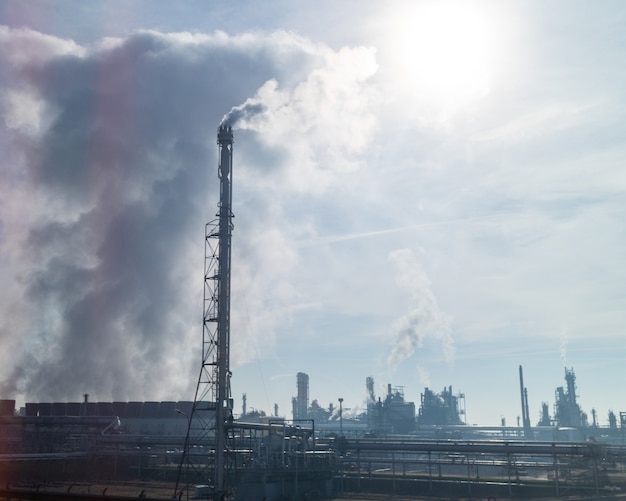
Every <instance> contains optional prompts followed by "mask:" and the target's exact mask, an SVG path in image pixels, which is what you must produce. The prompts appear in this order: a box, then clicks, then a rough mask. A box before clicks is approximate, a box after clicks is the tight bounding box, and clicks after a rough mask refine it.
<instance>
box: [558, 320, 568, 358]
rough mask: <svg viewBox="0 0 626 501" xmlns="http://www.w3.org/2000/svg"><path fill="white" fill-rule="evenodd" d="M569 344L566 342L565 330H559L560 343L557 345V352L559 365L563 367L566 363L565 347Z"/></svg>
mask: <svg viewBox="0 0 626 501" xmlns="http://www.w3.org/2000/svg"><path fill="white" fill-rule="evenodd" d="M568 343H569V340H568V336H567V329H566V328H563V329H561V335H560V343H559V350H560V353H561V363H562V364H563V365H565V364H566V363H567V345H568Z"/></svg>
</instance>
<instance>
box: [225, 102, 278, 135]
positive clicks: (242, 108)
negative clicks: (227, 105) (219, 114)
mask: <svg viewBox="0 0 626 501" xmlns="http://www.w3.org/2000/svg"><path fill="white" fill-rule="evenodd" d="M266 110H267V106H266V105H264V104H263V103H260V102H259V101H257V100H255V99H247V100H246V102H245V103H243V104H240V105H239V106H234V107H233V108H232V109H231V110H230V111H229V112H228V113H226V115H224V117H223V118H222V121H221V123H220V125H228V126H230V127H233V128H237V127H238V126H245V124H246V122H248V121H249V120H250V119H251V118H252V117H254V116H256V115H260V114H261V113H263V112H264V111H266Z"/></svg>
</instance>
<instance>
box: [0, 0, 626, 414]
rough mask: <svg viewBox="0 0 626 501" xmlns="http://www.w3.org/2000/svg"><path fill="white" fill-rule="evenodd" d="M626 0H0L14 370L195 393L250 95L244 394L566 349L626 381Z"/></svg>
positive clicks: (444, 369)
mask: <svg viewBox="0 0 626 501" xmlns="http://www.w3.org/2000/svg"><path fill="white" fill-rule="evenodd" d="M625 23H626V3H624V2H622V1H621V0H613V1H611V0H603V1H599V2H591V1H581V0H551V1H549V2H546V1H544V0H541V1H540V0H465V1H460V0H459V1H453V0H439V1H434V0H410V1H409V0H405V1H403V0H389V1H387V2H379V1H373V0H358V1H357V0H334V1H330V0H320V1H317V2H293V1H284V0H271V1H268V2H263V3H262V4H260V3H259V2H254V1H246V0H238V1H230V2H226V1H222V0H212V1H209V0H188V1H185V2H169V1H163V0H124V1H122V0H109V1H106V2H105V1H92V2H84V1H80V0H31V1H29V2H23V1H21V0H0V148H1V150H2V152H3V154H2V156H1V158H0V346H1V350H0V398H14V399H16V400H17V402H18V405H20V404H22V405H23V403H24V402H26V401H29V402H30V401H80V400H82V398H83V394H89V395H90V400H91V401H112V400H113V401H118V400H123V401H124V400H192V399H193V395H194V390H195V386H196V383H197V374H198V372H199V368H200V361H201V342H202V291H203V283H202V281H203V259H204V225H205V223H207V222H209V221H211V220H212V219H214V217H215V214H216V212H217V203H218V197H219V193H218V191H219V185H218V178H217V159H218V158H217V145H216V132H217V127H218V125H219V124H220V121H221V120H222V118H223V117H224V115H226V114H227V113H229V111H230V110H231V109H233V108H234V107H238V106H247V107H249V108H250V109H252V110H255V113H251V114H249V115H248V116H245V117H243V118H242V119H241V120H239V121H238V122H237V123H236V124H234V127H235V130H234V134H235V144H234V154H233V212H234V214H235V219H234V231H233V243H232V245H233V256H232V264H233V269H232V299H231V368H232V372H233V376H232V393H233V398H234V399H235V412H240V410H241V401H242V398H241V397H242V394H243V393H246V395H247V407H248V410H250V409H256V410H263V411H265V412H267V413H273V411H274V404H278V408H279V414H280V415H286V416H287V417H290V416H291V399H292V397H294V396H295V395H296V374H297V373H298V372H305V373H307V374H309V377H310V385H309V388H310V400H314V399H316V400H318V402H319V404H320V405H321V406H323V407H327V406H328V405H329V404H330V403H332V404H333V405H335V406H336V405H337V401H338V398H340V397H341V398H343V399H344V403H343V407H344V409H345V414H344V416H348V415H350V414H351V413H358V412H361V411H362V410H363V409H364V405H365V401H366V390H365V379H366V377H368V376H371V377H373V378H374V380H375V392H376V394H377V396H381V397H384V396H385V394H386V391H387V385H388V384H391V385H392V386H393V387H402V388H403V391H404V396H405V398H406V399H407V400H408V401H414V402H416V406H419V402H420V394H421V393H422V392H423V391H424V388H425V387H428V388H430V389H431V390H433V391H435V392H441V391H442V390H443V389H444V388H448V387H450V386H451V387H452V391H453V393H454V394H459V393H462V394H463V395H464V396H465V399H464V402H465V410H466V419H467V422H468V423H469V424H482V425H499V424H500V423H501V420H502V418H504V419H506V421H507V423H508V424H515V423H516V419H517V417H518V416H520V415H521V403H520V390H519V372H518V371H519V366H520V365H522V366H523V368H524V383H525V386H526V388H527V390H528V402H529V414H530V418H531V422H533V423H536V421H538V419H539V414H540V410H541V403H542V402H547V403H548V404H549V406H550V410H551V411H552V408H553V405H554V399H555V396H554V395H555V390H556V388H557V387H560V386H565V380H564V371H565V368H568V369H573V370H574V372H575V374H576V385H577V395H578V402H579V403H580V405H581V407H582V409H583V411H585V412H586V413H587V414H588V415H589V416H590V420H591V412H592V409H595V411H596V413H597V416H598V423H599V424H601V425H606V424H607V423H608V412H609V410H612V411H614V412H616V413H618V412H619V411H626V400H625V396H624V392H623V391H621V388H623V387H624V386H625V384H626V371H625V369H624V359H625V358H626V337H625V335H624V331H623V329H624V326H625V325H626V286H625V285H624V284H626V267H625V266H624V263H625V262H626V231H625V228H626V227H625V223H624V218H623V214H624V213H626V172H625V167H624V159H625V158H626V139H625V138H626V125H625V124H626V120H625V119H626V90H625V89H626V68H625V67H624V64H623V55H624V53H626V31H624V29H623V26H624V24H625Z"/></svg>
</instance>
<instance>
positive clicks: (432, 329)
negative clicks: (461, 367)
mask: <svg viewBox="0 0 626 501" xmlns="http://www.w3.org/2000/svg"><path fill="white" fill-rule="evenodd" d="M390 260H391V261H392V263H393V264H394V265H395V267H396V277H397V278H396V279H397V282H398V285H399V286H400V287H402V288H403V289H405V290H407V291H408V292H409V293H410V295H411V298H412V301H413V303H414V304H415V306H414V307H413V309H412V310H411V311H409V312H408V313H407V314H406V315H404V316H402V317H401V318H400V319H398V321H397V322H396V323H395V325H394V327H393V331H394V336H395V342H394V345H393V348H392V350H391V354H390V355H389V357H388V359H387V362H388V363H389V365H390V366H391V367H392V368H393V369H395V368H396V367H397V366H398V365H399V364H400V363H402V362H403V361H404V360H406V359H407V358H409V357H410V356H411V355H413V353H414V352H415V349H416V348H419V347H421V346H422V343H423V341H424V339H425V338H427V337H431V338H434V339H437V340H439V341H440V342H441V344H442V347H443V352H444V356H445V358H446V360H448V361H449V362H451V361H452V360H453V359H454V351H455V350H454V341H453V339H452V334H451V324H452V319H451V318H450V317H449V316H448V315H447V314H445V313H444V312H442V311H441V310H440V309H439V305H438V304H437V299H436V298H435V295H434V293H433V291H432V289H431V284H430V280H429V279H428V277H427V276H426V274H425V273H424V272H423V271H422V269H421V267H420V266H419V264H418V263H417V261H416V260H415V257H414V256H413V254H412V253H411V251H409V250H408V249H401V250H397V251H395V252H393V253H391V255H390Z"/></svg>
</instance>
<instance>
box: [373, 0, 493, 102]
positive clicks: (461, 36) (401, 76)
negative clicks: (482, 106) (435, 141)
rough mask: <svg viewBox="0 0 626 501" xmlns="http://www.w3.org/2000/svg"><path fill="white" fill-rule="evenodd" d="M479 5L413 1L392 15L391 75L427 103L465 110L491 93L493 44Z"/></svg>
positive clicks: (389, 38) (388, 48)
mask: <svg viewBox="0 0 626 501" xmlns="http://www.w3.org/2000/svg"><path fill="white" fill-rule="evenodd" d="M487 21H488V19H487V17H486V16H485V14H484V13H483V12H481V11H479V10H478V8H477V7H476V5H475V4H474V3H473V2H467V1H465V2H459V1H457V2H446V1H440V2H425V3H412V2H411V3H410V4H409V3H407V6H406V7H405V8H402V9H396V10H394V12H393V13H391V14H390V16H389V19H388V23H387V28H386V32H387V34H386V36H385V38H386V43H385V48H384V50H383V51H382V52H383V54H386V59H387V61H388V64H389V70H390V75H391V77H392V78H393V79H394V80H395V81H396V83H397V84H398V85H400V87H401V89H402V90H403V91H406V92H410V93H411V94H413V95H414V96H415V97H416V98H421V99H424V100H425V101H430V100H433V99H435V100H437V101H439V102H440V103H441V104H443V105H445V106H447V107H452V108H455V107H462V106H464V105H466V104H468V103H469V102H471V101H473V100H475V99H478V98H480V97H483V96H485V95H486V94H487V93H488V92H489V77H490V66H491V59H492V54H491V52H492V40H491V33H490V26H489V23H488V22H487Z"/></svg>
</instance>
